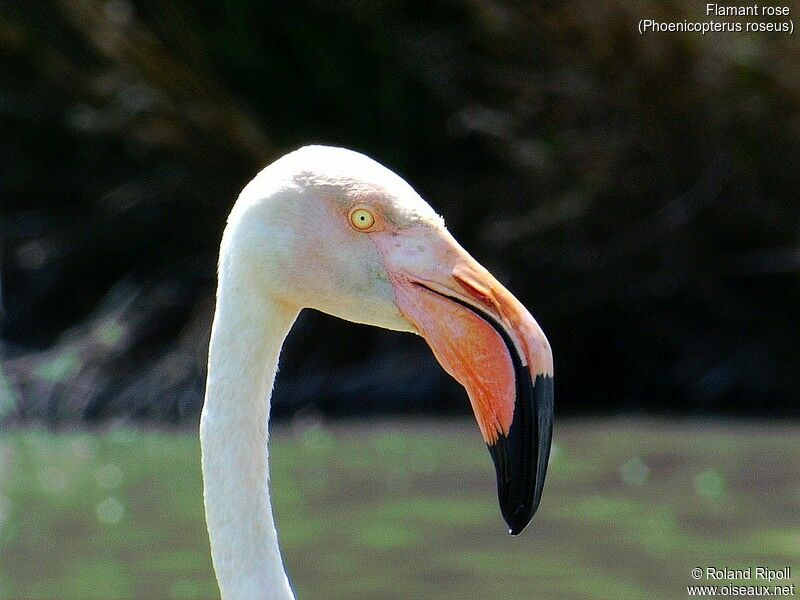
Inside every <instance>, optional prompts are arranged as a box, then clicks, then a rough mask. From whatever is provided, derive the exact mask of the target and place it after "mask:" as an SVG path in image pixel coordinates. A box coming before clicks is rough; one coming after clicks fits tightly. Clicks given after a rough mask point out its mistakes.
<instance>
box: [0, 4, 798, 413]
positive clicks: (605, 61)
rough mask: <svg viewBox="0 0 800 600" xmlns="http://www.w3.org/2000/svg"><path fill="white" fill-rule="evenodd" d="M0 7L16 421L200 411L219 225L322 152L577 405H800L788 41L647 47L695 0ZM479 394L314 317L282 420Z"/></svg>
mask: <svg viewBox="0 0 800 600" xmlns="http://www.w3.org/2000/svg"><path fill="white" fill-rule="evenodd" d="M0 6H2V9H0V51H1V52H2V54H3V58H2V60H1V61H0V130H1V131H2V136H0V157H1V158H0V198H2V204H1V205H0V206H1V209H2V221H0V232H1V235H2V263H0V277H1V278H2V279H0V298H2V310H3V314H4V317H3V319H2V336H1V338H2V345H1V346H0V352H2V355H1V356H2V360H3V362H2V364H1V365H0V418H2V417H5V418H11V419H30V418H36V419H47V420H50V421H62V420H69V419H75V418H88V419H105V418H108V417H110V416H116V415H133V416H135V417H145V416H146V417H152V418H155V419H180V418H182V417H184V416H185V415H196V413H197V411H198V408H199V406H200V404H201V402H202V391H203V376H204V373H203V371H204V364H205V352H206V344H207V337H208V328H209V323H210V321H211V312H212V310H213V287H214V265H215V259H216V253H217V246H218V242H219V238H220V235H221V231H222V227H223V223H224V219H225V216H226V214H227V212H228V210H229V208H230V206H231V204H232V202H233V200H234V198H235V197H236V195H237V193H238V191H239V189H241V187H242V186H243V185H244V184H245V183H246V182H247V181H248V180H249V179H250V178H251V177H252V176H253V175H254V174H255V173H256V172H257V171H258V170H259V169H260V168H261V167H263V166H264V165H265V164H267V163H268V162H269V161H270V160H272V159H273V158H275V157H277V156H279V155H280V154H282V153H283V152H285V151H288V150H290V149H293V148H295V147H297V146H300V145H303V144H306V143H311V142H321V143H330V144H334V145H341V146H348V147H351V148H354V149H357V150H361V151H364V152H366V153H367V154H369V155H371V156H373V157H374V158H376V159H378V160H379V161H380V162H382V163H384V164H386V165H387V166H389V167H391V168H393V169H395V170H396V171H398V172H399V173H401V174H402V175H404V176H405V177H406V178H407V179H408V180H409V181H410V182H412V184H413V185H414V186H415V187H416V188H417V189H418V191H420V193H421V194H422V195H423V196H424V197H425V198H427V199H428V200H430V202H431V203H432V204H433V205H434V207H436V208H437V209H438V210H439V211H440V212H441V213H442V214H444V215H445V217H446V219H447V222H448V225H449V227H450V228H451V230H452V231H453V232H454V233H455V235H456V236H457V237H458V238H459V239H461V240H462V242H463V243H464V245H465V246H466V247H467V248H468V249H469V250H471V251H472V252H473V254H474V255H475V256H476V257H477V258H478V259H479V260H481V261H482V262H484V263H485V264H486V266H487V267H489V268H490V270H492V271H493V272H495V273H496V274H497V275H498V276H499V278H500V279H501V280H503V281H504V282H505V283H506V284H507V285H508V286H509V287H510V289H511V290H512V291H513V292H514V293H515V294H517V295H518V296H519V297H520V299H521V300H522V301H523V302H524V303H525V304H526V305H527V306H529V307H530V309H531V310H532V312H533V313H534V314H535V315H536V316H537V318H538V319H539V320H540V322H541V323H542V325H543V327H544V329H545V331H547V332H548V334H549V337H550V339H551V342H552V344H553V347H554V350H555V355H556V368H557V373H558V377H557V385H558V390H557V393H558V410H559V411H560V412H570V411H575V412H586V411H619V410H623V411H667V412H680V413H700V412H718V413H727V414H734V413H740V414H741V413H743V414H753V413H760V414H770V415H781V414H796V406H797V399H798V396H797V389H798V388H799V387H800V343H798V342H800V320H798V319H797V316H796V315H797V306H798V305H800V285H799V284H800V278H799V277H798V275H799V274H800V258H798V257H800V245H799V244H798V231H799V230H800V193H799V192H800V169H798V165H799V164H800V111H798V109H799V108H800V70H798V68H797V65H798V64H800V47H798V45H797V44H795V43H792V41H791V38H789V37H782V36H780V35H767V34H764V35H752V34H751V35H745V34H741V35H705V36H701V35H697V34H668V35H667V34H662V35H647V36H639V35H638V33H637V30H636V23H637V21H638V20H639V19H640V18H662V19H677V20H682V19H684V18H696V17H698V16H699V15H698V14H697V13H698V11H699V8H698V5H697V4H696V3H695V2H690V1H688V0H670V1H669V2H660V3H648V2H645V3H638V4H636V3H629V2H626V1H624V0H615V1H611V2H604V3H602V5H600V4H597V3H595V2H590V1H588V0H581V1H577V2H544V3H532V4H530V5H522V4H519V3H513V2H510V1H503V0H497V1H493V0H452V1H449V2H444V3H441V4H439V5H437V7H436V10H435V11H434V10H432V9H431V8H430V6H429V5H428V4H427V3H422V2H399V1H395V0H382V1H377V2H364V1H363V0H347V1H345V2H337V3H330V2H323V1H322V0H316V1H308V0H307V1H301V2H293V3H270V2H260V1H258V0H235V1H228V2H222V3H194V2H188V1H173V2H157V1H155V0H139V1H135V2H131V1H129V0H108V1H106V2H99V1H95V0H62V1H60V2H52V3H48V2H14V1H12V0H5V1H4V2H3V3H2V4H0ZM343 340H347V343H346V344H345V343H343ZM312 347H313V352H309V351H308V348H312ZM345 348H346V351H345ZM463 397H464V394H463V392H462V391H460V389H459V388H458V387H457V386H456V384H454V383H453V382H451V381H449V380H448V379H447V377H446V375H445V374H444V373H443V372H442V370H441V369H440V368H439V367H438V365H436V363H435V361H434V360H433V359H432V358H431V357H430V356H429V353H428V352H427V350H424V349H423V344H422V342H420V341H419V340H416V339H412V338H410V337H409V336H405V337H402V336H398V335H397V334H393V333H388V332H383V331H378V330H371V329H368V328H364V327H356V326H352V325H349V324H342V323H339V322H336V321H335V320H333V319H330V318H328V317H325V316H322V315H319V314H315V313H309V314H306V315H305V316H304V317H303V318H301V320H300V322H299V323H298V326H297V328H296V330H295V332H294V334H293V336H292V339H291V340H290V342H289V343H288V345H287V349H286V353H285V355H284V361H283V370H282V372H281V376H280V378H279V381H278V389H277V392H276V398H275V408H276V413H277V414H282V413H286V412H295V411H296V410H298V409H301V408H302V407H305V406H309V405H313V406H315V407H316V409H321V410H324V411H326V412H330V413H352V412H361V411H363V410H370V411H374V410H379V411H408V410H420V411H452V410H467V408H466V407H467V403H466V402H464V401H463Z"/></svg>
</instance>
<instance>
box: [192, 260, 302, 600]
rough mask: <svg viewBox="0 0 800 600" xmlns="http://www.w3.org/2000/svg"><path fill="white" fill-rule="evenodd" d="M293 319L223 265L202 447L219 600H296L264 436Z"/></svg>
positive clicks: (293, 313) (292, 313)
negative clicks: (283, 549)
mask: <svg viewBox="0 0 800 600" xmlns="http://www.w3.org/2000/svg"><path fill="white" fill-rule="evenodd" d="M296 316H297V311H296V310H293V309H290V308H288V307H284V306H282V305H281V304H280V303H278V302H270V300H269V299H268V298H265V297H264V296H263V295H262V294H257V293H256V292H255V291H254V290H253V289H252V287H250V286H248V285H245V278H242V277H237V276H236V274H235V273H233V272H231V270H225V269H224V268H222V266H221V269H220V281H219V287H218V290H217V310H216V313H215V315H214V324H213V327H212V332H211V344H210V348H209V361H208V379H207V384H206V397H205V404H204V406H203V412H202V416H201V420H200V443H201V448H202V461H203V489H204V496H205V507H206V522H207V525H208V534H209V538H210V541H211V555H212V559H213V562H214V569H215V571H216V574H217V580H218V583H219V587H220V592H221V594H222V598H223V599H224V600H256V599H258V600H294V594H293V593H292V590H291V587H290V586H289V581H288V578H287V576H286V573H285V571H284V568H283V561H282V559H281V553H280V548H279V546H278V534H277V531H276V530H275V523H274V520H273V516H272V505H271V502H270V494H269V462H268V458H269V454H268V450H267V437H268V421H269V410H270V395H271V392H272V384H273V382H274V380H275V373H276V371H277V368H278V355H279V353H280V349H281V345H282V344H283V341H284V339H285V338H286V335H287V334H288V332H289V329H290V328H291V326H292V323H293V322H294V320H295V318H296Z"/></svg>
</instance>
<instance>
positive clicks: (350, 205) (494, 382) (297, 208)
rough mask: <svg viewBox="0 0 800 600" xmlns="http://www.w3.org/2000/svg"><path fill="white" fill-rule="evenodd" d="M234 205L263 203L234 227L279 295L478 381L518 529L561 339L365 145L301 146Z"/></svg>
mask: <svg viewBox="0 0 800 600" xmlns="http://www.w3.org/2000/svg"><path fill="white" fill-rule="evenodd" d="M265 188H267V189H269V190H270V193H269V194H265V193H264V190H265ZM276 190H277V191H276ZM237 206H244V207H246V208H247V210H248V211H250V210H253V209H255V212H257V213H260V214H259V215H258V217H260V218H253V217H252V216H250V217H248V219H241V222H242V223H244V222H247V223H248V224H253V223H255V224H256V225H255V226H254V227H252V228H251V229H250V230H249V231H248V232H244V233H242V232H237V237H239V238H240V239H241V238H249V239H250V241H251V245H256V246H257V247H256V248H255V249H254V248H250V249H249V250H248V251H247V252H246V253H242V254H243V255H245V254H246V256H250V257H253V256H258V257H261V259H259V260H257V264H252V265H250V268H252V270H253V272H254V278H256V279H259V280H260V281H261V282H262V283H263V285H264V286H265V288H266V291H267V292H268V293H270V294H271V295H272V296H273V297H277V298H279V299H280V300H281V301H283V302H285V303H286V304H288V305H292V306H296V307H299V308H302V307H311V308H316V309H318V310H321V311H323V312H326V313H329V314H333V315H335V316H338V317H341V318H344V319H347V320H350V321H355V322H359V323H367V324H371V325H376V326H379V327H384V328H388V329H395V330H401V331H412V332H415V333H418V334H420V335H422V336H423V337H424V338H425V340H426V341H427V343H428V344H429V346H430V347H431V349H432V350H433V353H434V355H435V356H436V358H437V360H438V361H439V363H440V364H441V365H442V367H443V368H444V369H445V370H446V371H447V372H448V373H449V374H450V375H452V376H453V377H454V378H455V379H456V380H458V381H459V382H460V383H461V384H462V385H463V386H464V387H465V388H466V390H467V393H468V396H469V399H470V403H471V405H472V408H473V411H474V413H475V417H476V419H477V422H478V426H479V428H480V431H481V434H482V435H483V438H484V440H485V442H486V444H487V445H488V448H489V450H490V453H491V455H492V458H493V460H494V464H495V467H496V471H497V486H498V496H499V500H500V508H501V512H502V514H503V516H504V518H505V520H506V522H507V523H508V526H509V531H510V532H511V533H512V534H518V533H520V532H521V531H522V530H523V529H524V528H525V526H526V525H527V524H528V523H529V521H530V520H531V518H532V517H533V514H534V512H535V511H536V509H537V507H538V505H539V501H540V499H541V494H542V488H543V485H544V479H545V473H546V470H547V462H548V458H549V453H550V440H551V436H552V419H553V380H552V374H553V361H552V354H551V350H550V345H549V343H548V342H547V339H546V337H545V335H544V333H543V332H542V330H541V329H540V327H539V326H538V324H537V323H536V321H535V320H534V318H533V317H532V316H531V314H530V313H529V312H528V311H527V310H526V309H525V307H524V306H523V305H522V304H521V303H520V302H519V301H518V300H517V299H516V298H514V296H513V295H512V294H511V293H510V292H509V291H508V290H507V289H506V288H505V287H503V285H502V284H501V283H500V282H498V281H497V279H495V278H494V277H493V276H492V275H491V274H490V273H489V272H488V271H487V270H486V269H485V268H483V267H482V266H481V265H480V264H479V263H478V262H477V261H476V260H475V259H473V258H472V257H471V256H470V255H469V254H468V253H467V252H466V251H465V250H464V249H463V248H462V247H461V246H460V245H459V244H458V242H456V240H455V239H454V238H453V237H452V236H451V235H450V233H449V232H448V231H447V229H446V228H445V226H444V222H443V221H442V219H441V218H440V217H438V216H437V215H436V213H435V212H434V211H433V210H432V209H431V208H430V206H429V205H428V204H427V203H426V202H425V201H424V200H422V198H420V196H419V195H418V194H417V193H416V192H415V191H414V190H413V189H412V188H411V187H410V186H409V185H408V184H407V183H406V182H405V181H404V180H403V179H401V178H400V177H399V176H397V175H395V174H394V173H392V172H391V171H389V170H388V169H386V168H385V167H383V166H381V165H380V164H378V163H376V162H374V161H372V160H371V159H369V158H367V157H365V156H363V155H361V154H358V153H355V152H352V151H349V150H344V149H340V148H329V147H319V146H316V147H315V146H310V147H306V148H302V149H300V150H298V151H296V152H293V153H292V154H289V155H287V156H285V157H283V158H281V159H279V160H278V161H276V162H275V163H273V164H272V165H271V166H270V167H268V168H267V169H265V170H264V171H263V172H262V173H261V174H260V175H258V176H257V177H256V178H255V179H254V180H253V182H251V184H250V185H248V186H247V188H245V190H244V191H243V192H242V197H241V198H240V202H239V203H238V204H237ZM224 244H225V241H223V245H224ZM253 250H255V251H253ZM262 265H269V269H268V270H266V271H265V270H262V269H261V266H262Z"/></svg>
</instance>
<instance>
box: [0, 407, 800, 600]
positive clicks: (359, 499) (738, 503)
mask: <svg viewBox="0 0 800 600" xmlns="http://www.w3.org/2000/svg"><path fill="white" fill-rule="evenodd" d="M798 434H800V427H798V426H796V425H789V426H787V425H781V424H778V423H752V424H740V425H734V426H723V425H714V426H700V425H698V424H691V423H680V422H678V423H675V422H669V421H666V422H639V421H597V422H591V421H587V422H577V421H575V422H569V423H566V424H560V425H559V426H558V427H557V430H556V434H555V449H554V455H553V459H552V461H551V470H550V476H549V481H548V484H547V488H546V489H545V495H544V499H543V501H542V505H541V508H540V512H539V514H537V516H536V518H535V519H534V522H533V523H532V525H531V526H530V527H529V528H528V529H527V530H526V531H525V533H524V534H523V535H522V536H520V537H518V538H512V537H510V536H509V535H508V534H507V533H506V532H505V530H504V526H503V521H502V519H501V517H500V513H499V509H498V507H497V505H496V500H495V490H494V473H493V469H492V465H491V460H490V458H489V455H488V453H487V452H486V450H485V448H484V447H483V445H482V443H481V441H480V437H479V435H478V434H477V430H476V428H475V427H474V425H472V424H470V423H467V422H452V421H438V422H436V421H434V422H427V423H424V424H423V423H417V422H408V423H381V422H377V423H371V424H366V425H365V424H345V425H336V426H333V427H327V426H321V425H319V424H307V423H306V424H298V425H294V426H289V425H285V426H279V427H277V428H276V429H275V433H274V435H273V441H272V444H273V445H272V461H273V462H272V473H273V475H272V477H273V494H274V504H275V512H276V520H277V523H278V529H279V531H280V534H281V541H282V545H283V549H284V554H285V559H286V564H287V568H288V570H289V573H290V575H291V577H292V580H293V582H294V585H295V588H296V590H297V593H298V596H299V598H300V599H301V600H311V599H331V598H341V599H367V598H383V599H395V598H397V599H399V598H404V599H405V598H435V599H437V600H442V599H445V598H447V599H450V598H453V599H473V598H477V599H487V600H488V599H491V598H504V599H534V598H542V599H546V600H559V599H575V598H581V599H582V598H586V599H597V600H635V599H649V598H664V599H675V598H685V597H687V594H686V586H687V585H690V584H693V583H696V582H694V581H693V580H692V579H691V577H690V571H691V569H692V568H694V567H706V566H719V567H730V568H744V567H756V566H767V567H770V568H783V567H786V566H790V567H792V569H793V573H792V575H793V579H792V581H790V582H787V583H794V584H795V585H797V584H799V583H800V578H798V574H800V464H799V463H798V459H800V435H798ZM701 583H702V582H701ZM738 583H745V584H746V583H754V584H755V583H762V582H756V581H753V582H738ZM798 587H800V586H798ZM798 594H800V591H798ZM215 597H217V596H216V586H215V581H214V576H213V572H212V569H211V562H210V558H209V552H208V546H207V540H206V533H205V525H204V521H203V512H202V492H201V479H200V467H199V446H198V442H197V438H196V436H195V435H192V434H190V433H165V432H152V431H145V432H142V431H135V430H131V429H113V430H109V431H107V432H105V433H101V434H94V433H87V432H75V433H59V434H52V433H47V432H44V431H11V432H5V433H3V434H0V598H2V599H14V600H17V599H19V600H22V599H33V598H36V599H39V598H41V599H76V600H77V599H94V598H97V599H104V600H113V599H128V598H143V599H144V598H147V599H160V598H164V599H176V600H181V599H186V600H188V599H200V598H203V599H205V598H215Z"/></svg>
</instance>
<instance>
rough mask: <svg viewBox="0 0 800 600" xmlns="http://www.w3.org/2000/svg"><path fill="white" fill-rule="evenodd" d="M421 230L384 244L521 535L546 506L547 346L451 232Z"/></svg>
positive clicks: (397, 283) (408, 310)
mask: <svg viewBox="0 0 800 600" xmlns="http://www.w3.org/2000/svg"><path fill="white" fill-rule="evenodd" d="M404 233H405V232H404ZM415 233H417V236H414V237H412V236H409V237H408V239H414V240H416V241H419V239H420V238H423V239H425V242H426V243H425V244H421V245H420V244H416V245H411V244H408V243H402V242H398V241H397V237H399V236H392V237H386V238H384V239H382V240H379V242H378V245H379V248H381V250H382V253H383V254H384V258H385V260H386V263H387V270H388V272H389V274H390V278H391V279H392V283H393V285H394V289H395V293H396V298H397V305H398V307H399V308H400V311H401V312H402V313H403V315H404V316H405V317H406V319H408V321H409V322H410V323H412V324H413V325H414V327H415V328H416V329H417V331H418V332H419V333H420V334H421V335H422V336H423V337H424V338H425V340H426V341H427V342H428V344H429V345H430V347H431V349H432V350H433V353H434V355H435V356H436V358H437V360H438V361H439V363H440V364H441V365H442V367H444V369H445V370H446V371H447V372H448V373H449V374H450V375H452V376H453V377H454V378H455V379H456V380H458V381H459V383H461V384H462V385H463V386H464V387H465V388H466V390H467V393H468V395H469V399H470V402H471V404H472V409H473V411H474V413H475V418H476V419H477V421H478V426H479V428H480V430H481V433H482V435H483V438H484V440H485V441H486V444H487V446H488V447H489V451H490V453H491V455H492V458H493V459H494V463H495V468H496V471H497V490H498V496H499V500H500V509H501V511H502V513H503V517H504V518H505V520H506V522H507V523H508V526H509V531H510V533H511V534H513V535H516V534H518V533H520V532H521V531H522V530H523V529H524V528H525V527H526V526H527V524H528V523H529V522H530V520H531V518H532V517H533V515H534V513H535V512H536V509H537V508H538V506H539V502H540V500H541V496H542V489H543V487H544V480H545V475H546V472H547V463H548V459H549V456H550V442H551V438H552V430H553V358H552V353H551V350H550V344H549V343H548V341H547V338H546V337H545V335H544V333H543V332H542V330H541V328H540V327H539V325H538V324H537V323H536V321H535V320H534V318H533V317H532V316H531V314H530V313H529V312H528V311H527V310H526V309H525V307H524V306H523V305H522V304H521V303H520V302H519V301H518V300H517V299H516V298H515V297H514V296H513V295H512V294H511V293H510V292H509V291H508V290H507V289H506V288H505V287H503V285H502V284H501V283H500V282H499V281H497V279H495V278H494V277H493V276H492V275H491V273H489V272H488V271H487V270H486V269H484V268H483V267H482V266H481V265H480V264H479V263H478V262H477V261H475V259H473V258H472V257H471V256H470V255H469V254H468V253H467V252H466V251H465V250H464V249H463V248H461V246H460V245H459V244H458V242H456V240H455V239H453V237H452V236H450V234H449V233H447V231H446V230H437V231H436V235H435V236H431V235H430V230H427V231H425V230H423V229H422V228H419V229H418V230H417V231H416V232H415ZM403 237H406V236H403Z"/></svg>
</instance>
